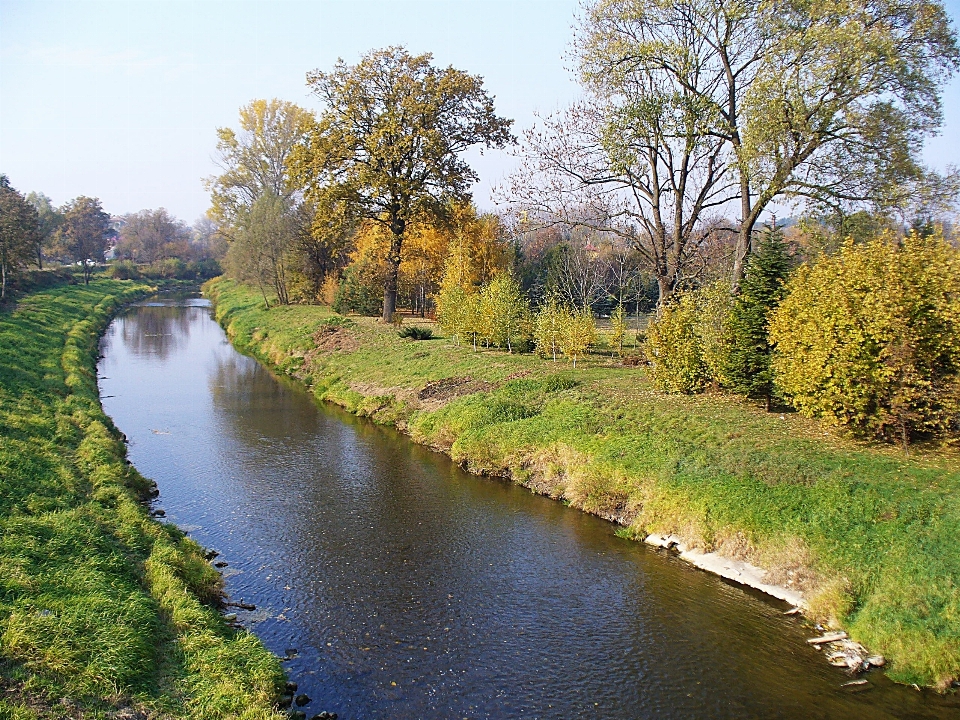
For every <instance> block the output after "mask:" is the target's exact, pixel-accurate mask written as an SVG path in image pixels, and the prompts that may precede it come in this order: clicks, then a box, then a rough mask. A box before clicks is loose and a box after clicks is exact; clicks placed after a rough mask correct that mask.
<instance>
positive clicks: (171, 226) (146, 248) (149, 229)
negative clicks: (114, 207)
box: [116, 208, 191, 263]
mask: <svg viewBox="0 0 960 720" xmlns="http://www.w3.org/2000/svg"><path fill="white" fill-rule="evenodd" d="M190 238H191V232H190V228H188V227H187V225H186V224H185V223H184V222H183V221H182V220H178V219H177V218H175V217H174V216H173V215H171V214H170V213H169V212H167V210H166V209H165V208H159V209H157V210H140V211H139V212H136V213H129V214H127V215H124V216H123V218H122V225H121V226H120V237H119V239H118V241H117V247H116V252H117V257H119V258H122V259H129V260H133V261H134V262H143V263H154V262H157V261H160V260H164V259H166V258H169V257H185V256H187V255H188V254H189V251H190V248H189V246H190Z"/></svg>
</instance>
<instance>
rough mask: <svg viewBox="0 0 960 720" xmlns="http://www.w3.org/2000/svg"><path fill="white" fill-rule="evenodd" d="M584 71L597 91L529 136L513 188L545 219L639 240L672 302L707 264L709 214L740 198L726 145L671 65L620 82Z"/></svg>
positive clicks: (536, 218)
mask: <svg viewBox="0 0 960 720" xmlns="http://www.w3.org/2000/svg"><path fill="white" fill-rule="evenodd" d="M698 70H699V69H698V68H696V67H692V68H690V75H691V78H689V79H688V80H687V81H688V82H694V81H695V80H694V78H695V77H696V75H697V73H698ZM582 76H583V79H584V84H585V85H586V87H587V88H588V89H589V90H590V91H591V92H592V96H591V97H590V98H589V99H588V100H587V101H584V102H581V103H579V104H577V105H574V106H573V107H572V108H570V110H568V111H567V112H566V113H563V114H560V115H557V116H554V117H551V118H547V119H546V120H544V121H543V123H542V127H541V128H538V129H534V130H531V131H530V132H528V133H527V134H526V135H525V141H524V144H523V148H522V156H523V163H522V165H521V168H520V170H519V171H518V172H517V173H515V174H514V175H513V177H512V178H511V180H510V183H509V187H508V188H507V189H506V191H504V193H503V194H505V196H506V199H507V200H508V201H509V202H511V203H512V204H513V205H514V206H515V207H517V208H518V209H519V210H520V211H521V212H522V213H523V214H525V215H526V216H527V217H528V218H530V221H531V222H532V223H534V224H535V225H538V226H541V227H543V226H549V225H551V224H560V225H563V226H566V227H579V228H585V229H587V230H589V231H591V232H593V233H604V234H611V235H614V236H616V237H618V238H619V239H620V240H621V242H622V243H625V244H627V245H629V246H632V247H633V248H635V249H636V251H637V253H638V255H639V256H640V258H641V259H642V261H643V267H644V269H645V270H647V271H648V272H649V273H650V274H652V275H653V276H654V277H655V278H656V281H657V286H658V292H659V301H660V302H661V303H663V302H664V301H666V300H667V299H668V298H669V297H670V296H671V295H672V294H673V292H674V290H675V289H676V288H677V287H678V286H680V285H682V284H683V283H684V282H685V281H686V280H687V279H688V278H689V276H690V274H691V272H692V271H694V270H695V269H696V268H697V267H698V265H697V263H696V262H695V259H696V257H697V253H698V251H699V248H700V245H701V243H702V242H703V240H704V239H705V237H706V230H705V222H704V221H705V219H706V218H707V217H708V216H709V214H710V213H711V212H712V211H714V210H715V209H716V208H719V207H720V206H722V205H724V204H725V203H727V202H729V200H730V198H731V196H732V192H733V190H732V189H731V181H730V177H729V173H728V172H727V164H726V161H725V159H724V155H723V148H724V144H723V142H722V141H721V140H720V139H718V138H717V137H716V135H715V133H714V132H713V128H712V126H711V124H710V121H711V118H710V116H709V114H707V113H704V112H703V110H702V108H700V107H699V106H698V104H697V102H696V99H695V98H694V97H693V96H692V94H691V93H690V92H689V91H687V90H686V88H685V86H684V83H683V82H681V81H679V80H675V79H672V78H670V77H669V76H667V75H666V74H665V73H660V74H659V75H656V76H655V75H647V76H642V77H636V78H628V79H624V80H623V82H621V83H620V84H619V85H614V84H612V83H611V82H610V78H609V77H607V76H605V77H604V80H603V82H601V81H600V80H599V79H596V78H594V77H593V76H592V75H590V74H589V73H587V72H586V71H584V73H583V75H582ZM570 259H571V260H576V259H577V257H576V256H575V255H574V256H571V258H570ZM582 269H587V270H589V263H588V264H587V266H586V267H585V268H581V270H582ZM580 276H581V277H586V275H585V274H583V273H582V272H581V273H580Z"/></svg>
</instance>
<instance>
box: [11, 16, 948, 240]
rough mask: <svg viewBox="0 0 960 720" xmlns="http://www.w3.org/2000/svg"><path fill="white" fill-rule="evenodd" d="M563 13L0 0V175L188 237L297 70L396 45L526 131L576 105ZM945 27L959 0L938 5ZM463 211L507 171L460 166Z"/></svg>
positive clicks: (936, 151)
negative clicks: (464, 81) (539, 118)
mask: <svg viewBox="0 0 960 720" xmlns="http://www.w3.org/2000/svg"><path fill="white" fill-rule="evenodd" d="M578 8H579V3H578V2H577V0H381V1H374V0H350V1H335V0H314V1H312V2H306V1H297V0H270V1H262V2H255V1H252V0H251V1H243V0H232V1H229V0H224V1H216V0H192V1H185V0H163V1H157V0H113V1H111V2H86V1H85V0H66V1H65V0H60V1H59V2H43V1H42V0H0V172H3V173H6V174H7V175H8V176H9V177H10V181H11V183H12V184H13V185H14V187H16V188H17V189H19V190H21V191H22V192H24V193H26V192H29V191H31V190H37V191H42V192H44V193H46V194H47V195H49V196H50V197H51V198H52V199H53V200H54V202H55V203H57V204H60V203H63V202H66V201H67V200H70V199H71V198H73V197H75V196H77V195H88V196H96V197H99V198H100V199H101V200H102V201H103V205H104V208H105V209H106V210H107V211H108V212H111V213H115V214H121V213H126V212H132V211H136V210H140V209H143V208H157V207H161V206H162V207H166V208H167V209H168V210H170V211H171V212H173V213H174V214H176V215H177V216H178V217H181V218H182V219H184V220H186V221H188V222H192V221H193V220H195V219H196V218H197V217H199V216H200V215H201V214H202V213H203V212H204V211H205V210H206V208H207V206H208V200H207V195H206V193H205V192H204V190H203V186H202V184H201V178H203V177H206V176H208V175H211V174H214V173H216V172H217V168H216V166H215V165H214V164H213V161H212V158H213V156H214V153H215V144H216V135H215V129H216V128H217V127H220V126H236V124H237V110H238V109H239V107H240V106H241V105H244V104H246V103H247V102H249V101H250V100H252V99H254V98H272V97H278V98H282V99H285V100H290V101H293V102H296V103H298V104H301V105H304V106H305V107H309V108H312V109H317V107H318V106H317V103H316V102H315V101H314V99H313V98H312V97H311V96H310V95H309V93H308V92H307V88H306V85H305V82H304V76H305V74H306V72H307V71H308V70H312V69H315V68H321V69H328V68H330V67H331V66H332V64H333V63H334V62H335V61H336V59H337V58H338V57H342V58H343V59H344V60H346V61H347V62H350V63H352V62H355V61H357V60H358V59H359V58H360V56H361V55H362V54H363V53H365V52H367V51H368V50H371V49H373V48H379V47H384V46H387V45H396V44H402V45H405V46H406V47H407V48H408V49H409V50H410V51H412V52H423V51H429V52H432V53H433V54H434V57H435V60H436V62H437V63H438V64H440V65H453V66H455V67H457V68H460V69H462V70H466V71H467V72H470V73H473V74H479V75H482V76H483V77H484V79H485V82H486V86H487V88H488V91H489V92H491V93H492V94H493V95H495V96H496V102H497V108H498V111H499V112H500V114H502V115H505V116H507V117H511V118H513V119H514V120H515V121H516V128H517V130H522V129H523V128H525V127H528V126H529V125H530V124H531V123H532V121H533V115H534V112H535V111H540V112H550V111H552V110H556V109H558V108H560V107H562V106H564V105H565V104H567V103H569V102H570V100H572V99H573V98H574V97H576V95H577V87H576V84H575V83H574V82H573V80H572V76H571V74H570V73H569V72H568V71H567V69H566V66H567V65H568V64H569V63H567V62H565V60H564V54H565V52H566V49H567V47H568V44H569V42H570V39H571V37H572V25H573V23H574V17H575V13H576V12H577V11H578ZM948 8H949V9H950V12H951V15H952V16H953V17H954V18H957V17H958V16H960V0H951V2H950V3H948ZM945 115H946V125H945V128H944V131H943V133H942V135H941V136H940V137H939V138H936V139H934V140H933V141H931V142H930V144H929V146H928V148H927V157H928V160H929V162H931V163H932V164H933V165H934V166H936V167H940V168H943V167H945V166H946V165H947V164H957V165H960V142H957V140H958V138H960V79H955V80H954V82H953V83H952V84H951V85H950V87H949V88H948V89H947V92H946V95H945ZM471 161H472V162H473V164H474V167H476V168H477V170H478V172H479V173H480V176H481V182H480V183H479V184H478V186H477V188H476V189H475V195H476V199H477V202H478V204H480V205H481V206H489V205H490V201H489V190H490V187H491V185H494V184H496V183H497V182H498V181H499V180H500V179H501V178H502V177H503V175H504V174H505V173H507V172H509V170H510V169H511V168H512V167H513V161H512V160H511V159H510V158H509V157H507V156H505V155H503V154H501V153H497V152H493V153H490V152H488V153H487V154H486V155H485V156H484V157H482V158H481V157H480V156H479V154H478V153H473V154H472V155H471Z"/></svg>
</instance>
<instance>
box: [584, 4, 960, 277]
mask: <svg viewBox="0 0 960 720" xmlns="http://www.w3.org/2000/svg"><path fill="white" fill-rule="evenodd" d="M580 48H581V49H580V54H581V56H582V57H583V58H585V65H586V71H585V72H586V75H587V76H588V78H589V79H590V80H592V81H594V82H597V83H601V84H606V85H611V84H612V85H613V86H614V87H617V86H619V85H620V84H622V83H623V82H624V81H625V79H629V78H634V77H639V78H645V77H659V76H662V75H664V74H665V75H667V76H669V77H671V78H672V79H673V84H680V85H682V86H683V87H684V90H685V92H687V93H689V95H690V100H691V102H692V103H693V104H694V106H695V107H697V109H698V113H699V114H700V115H701V116H702V117H703V118H705V120H707V121H708V122H710V123H711V129H710V133H711V134H713V135H715V136H716V137H718V138H721V139H723V141H724V142H725V144H726V146H727V147H728V148H729V149H730V150H731V151H732V156H731V157H730V162H731V163H732V164H731V168H732V169H734V170H735V171H736V175H737V178H738V184H739V204H740V228H739V233H738V242H737V248H736V254H735V259H734V267H733V271H734V279H735V285H736V284H739V281H740V280H741V279H742V275H743V269H744V263H745V262H746V258H747V256H748V255H749V253H750V252H751V249H752V242H753V233H754V227H755V226H756V223H757V221H758V219H759V217H760V215H761V214H762V213H763V212H764V211H765V210H766V209H767V208H768V207H769V205H770V204H771V203H772V202H774V201H775V200H777V199H787V200H789V199H791V198H799V199H806V200H808V201H810V202H813V203H816V204H827V205H832V206H839V205H844V204H856V203H870V204H874V205H878V206H890V205H897V204H904V203H907V202H909V201H910V199H911V198H912V197H915V196H916V195H917V194H918V193H919V194H922V193H923V188H924V187H925V186H928V185H929V184H930V181H931V180H935V178H932V176H931V174H930V173H929V172H927V171H925V170H923V168H922V167H921V166H920V164H919V160H918V156H919V151H920V147H921V143H922V140H923V138H924V137H926V136H928V135H929V134H930V133H932V132H933V131H935V130H936V128H937V127H938V125H939V123H940V87H941V86H942V84H943V83H944V81H945V80H946V78H947V77H948V76H949V74H950V72H952V71H953V70H954V69H955V68H956V67H957V63H958V56H960V54H958V49H957V44H956V37H955V35H954V33H953V30H952V29H951V27H950V21H949V17H948V15H947V13H946V11H945V10H944V8H943V6H942V5H941V4H940V3H939V2H937V1H936V0H869V1H868V0H827V1H825V2H809V1H807V0H789V1H788V2H780V3H767V2H761V0H719V1H717V2H713V1H710V2H708V1H707V0H682V1H681V2H672V1H669V2H668V1H667V0H646V1H644V2H636V1H635V0H600V1H599V2H595V3H594V4H593V5H592V6H591V7H590V8H588V11H587V13H586V14H585V19H584V23H583V26H582V28H581V35H580ZM691 67H692V68H696V70H697V75H696V77H697V79H698V82H690V77H691V75H690V68H691ZM701 80H702V81H701Z"/></svg>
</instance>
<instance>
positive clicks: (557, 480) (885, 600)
mask: <svg viewBox="0 0 960 720" xmlns="http://www.w3.org/2000/svg"><path fill="white" fill-rule="evenodd" d="M205 287H206V290H207V292H208V293H209V294H210V295H211V297H213V298H214V300H215V302H216V306H217V307H216V313H217V317H218V319H219V321H220V322H221V324H223V325H224V327H225V328H226V329H227V332H228V334H229V335H230V337H231V338H232V340H233V341H234V343H235V344H236V345H237V346H238V347H239V348H240V349H242V350H245V351H247V352H250V353H252V354H254V355H256V356H257V357H259V358H261V359H262V360H264V361H266V362H267V363H269V364H271V365H273V366H274V367H275V368H277V369H278V370H279V371H280V372H283V373H286V374H288V375H291V376H294V377H298V378H300V379H301V380H302V381H303V382H305V383H306V384H307V385H308V386H310V387H311V388H312V391H313V393H314V394H315V395H316V397H317V398H319V399H323V400H330V401H333V402H335V403H337V404H339V405H342V406H344V407H345V408H347V409H349V410H351V411H353V412H355V413H358V414H361V415H366V416H370V417H372V418H374V419H375V420H377V421H380V422H385V423H392V424H395V425H397V426H398V427H400V428H401V429H404V430H405V431H406V432H408V433H410V435H411V436H412V437H413V438H414V439H415V440H417V441H418V442H421V443H425V444H428V445H431V446H434V447H436V448H438V449H442V450H443V451H445V452H447V453H449V454H450V455H451V456H452V457H453V458H454V459H456V460H457V461H458V462H461V463H463V464H464V465H465V466H467V467H468V468H470V469H471V470H474V471H476V472H487V473H493V474H497V475H502V476H509V477H511V478H513V479H514V480H515V481H516V482H519V483H521V484H524V485H526V486H528V487H530V488H531V489H534V490H536V491H537V492H542V493H545V494H548V495H551V496H553V497H555V498H558V499H561V500H563V501H565V502H567V503H569V504H570V505H573V506H575V507H578V508H582V509H584V510H586V511H588V512H592V513H596V514H599V515H601V516H604V517H607V518H610V519H614V520H616V521H618V522H620V523H622V524H623V525H624V526H625V528H626V529H625V530H624V532H626V533H629V534H631V535H635V536H643V535H645V534H647V533H650V532H661V533H667V532H672V533H675V534H677V535H680V536H681V537H683V538H685V539H686V540H687V541H688V542H690V543H693V544H694V545H697V546H699V547H702V548H704V549H710V550H717V551H719V552H721V553H723V554H725V555H728V556H730V557H733V558H737V559H743V560H747V561H750V562H753V563H754V564H757V565H759V566H761V567H764V568H766V569H767V570H768V571H769V572H768V576H767V581H768V582H771V583H776V584H781V585H785V586H788V587H791V588H794V589H799V590H802V591H803V592H804V593H805V594H806V597H807V598H808V600H809V604H810V614H811V615H813V616H815V617H817V618H818V619H827V620H832V621H833V622H834V623H836V624H840V625H842V626H843V627H844V628H846V629H847V630H849V632H850V633H851V635H852V636H853V637H854V638H855V639H856V640H858V641H860V642H862V643H864V644H865V645H867V646H868V647H869V648H871V649H872V650H874V651H877V652H881V653H883V654H884V655H886V656H887V657H888V659H889V660H890V661H891V662H890V665H889V667H888V672H889V674H890V676H891V677H893V678H894V679H896V680H899V681H901V682H910V683H913V682H916V683H920V684H926V685H935V686H938V687H940V688H944V687H946V686H947V685H948V684H949V683H950V681H951V680H953V679H955V678H957V677H958V676H960V502H958V501H960V458H958V457H957V456H956V455H949V454H942V453H941V454H938V453H935V452H932V451H931V452H926V453H923V452H920V451H917V452H915V453H914V454H913V455H911V456H910V457H905V456H904V455H903V454H902V453H901V452H899V451H897V450H893V449H889V448H883V447H871V446H866V445H863V444H858V443H855V442H853V441H850V440H846V439H844V438H840V437H837V436H835V435H832V434H827V433H826V432H825V431H824V430H823V429H822V428H821V427H819V426H818V425H817V424H816V423H814V422H811V421H808V420H805V419H803V418H800V417H798V416H796V415H779V414H770V413H766V412H763V411H762V410H761V409H759V408H756V407H753V406H752V405H749V404H746V403H742V402H739V401H737V400H735V399H731V398H729V397H721V396H710V395H704V396H694V397H681V396H668V395H663V394H660V393H658V392H656V391H655V390H654V389H653V388H652V386H651V385H650V383H649V382H648V380H647V378H646V375H645V371H644V370H643V369H642V368H630V367H623V366H621V365H619V364H618V363H615V362H614V361H611V360H610V359H608V358H600V357H593V358H592V359H591V360H589V361H588V362H585V363H583V365H582V367H580V366H579V364H578V368H577V369H576V370H574V369H572V368H571V367H570V366H569V365H568V364H567V363H565V362H559V363H553V362H550V361H544V360H540V359H539V358H536V357H533V356H530V355H510V354H506V353H500V352H493V351H483V352H480V353H474V352H473V351H472V349H471V348H468V347H457V346H455V345H454V344H453V343H451V342H450V341H448V340H446V339H443V338H440V339H435V340H429V341H420V342H416V341H411V340H402V339H400V338H399V337H397V334H396V332H395V331H394V330H393V328H389V327H384V326H383V325H381V324H379V323H377V322H376V321H374V320H372V319H367V318H350V319H346V320H341V319H339V318H338V317H337V316H334V315H333V313H332V312H331V311H330V310H329V309H327V308H320V307H307V306H290V307H273V308H271V309H270V310H269V311H266V310H264V308H263V302H262V300H261V299H260V298H259V296H258V295H257V294H256V293H255V292H254V291H251V290H249V289H247V288H244V287H241V286H238V285H236V284H234V283H232V282H230V281H227V280H215V281H213V282H211V283H209V284H208V285H207V286H205Z"/></svg>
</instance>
